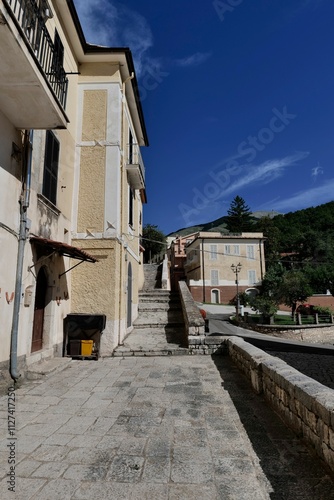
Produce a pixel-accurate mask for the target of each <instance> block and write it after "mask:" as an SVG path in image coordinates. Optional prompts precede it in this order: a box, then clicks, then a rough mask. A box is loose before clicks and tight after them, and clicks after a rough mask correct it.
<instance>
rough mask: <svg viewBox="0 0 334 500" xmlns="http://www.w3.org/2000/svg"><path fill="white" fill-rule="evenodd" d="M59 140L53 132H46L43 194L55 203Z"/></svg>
mask: <svg viewBox="0 0 334 500" xmlns="http://www.w3.org/2000/svg"><path fill="white" fill-rule="evenodd" d="M58 162H59V142H58V140H57V139H56V137H55V135H54V134H53V132H51V131H50V130H48V131H47V132H46V143H45V159H44V175H43V191H42V193H43V195H44V196H45V197H46V198H48V200H50V201H51V202H52V203H53V204H54V205H55V204H56V202H57V181H58Z"/></svg>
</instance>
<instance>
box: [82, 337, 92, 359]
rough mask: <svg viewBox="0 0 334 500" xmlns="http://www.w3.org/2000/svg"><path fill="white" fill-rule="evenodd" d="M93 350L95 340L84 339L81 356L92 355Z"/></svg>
mask: <svg viewBox="0 0 334 500" xmlns="http://www.w3.org/2000/svg"><path fill="white" fill-rule="evenodd" d="M92 352H93V341H92V340H82V341H81V356H91V355H92Z"/></svg>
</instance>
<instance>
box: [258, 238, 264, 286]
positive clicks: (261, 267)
mask: <svg viewBox="0 0 334 500" xmlns="http://www.w3.org/2000/svg"><path fill="white" fill-rule="evenodd" d="M262 241H263V240H262V239H260V245H259V247H260V269H261V281H263V263H262Z"/></svg>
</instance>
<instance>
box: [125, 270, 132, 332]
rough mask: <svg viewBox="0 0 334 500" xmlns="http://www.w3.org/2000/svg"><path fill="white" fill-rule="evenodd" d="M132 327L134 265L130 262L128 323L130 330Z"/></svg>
mask: <svg viewBox="0 0 334 500" xmlns="http://www.w3.org/2000/svg"><path fill="white" fill-rule="evenodd" d="M131 325H132V265H131V262H129V266H128V303H127V323H126V326H127V328H129V327H130V326H131Z"/></svg>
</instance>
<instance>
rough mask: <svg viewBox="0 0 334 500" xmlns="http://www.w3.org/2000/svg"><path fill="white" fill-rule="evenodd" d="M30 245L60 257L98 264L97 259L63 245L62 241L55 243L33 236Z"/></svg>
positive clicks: (77, 249) (78, 249) (65, 244)
mask: <svg viewBox="0 0 334 500" xmlns="http://www.w3.org/2000/svg"><path fill="white" fill-rule="evenodd" d="M30 243H34V244H35V245H38V246H39V247H41V248H44V249H45V250H46V251H47V252H48V251H50V252H57V253H58V254H59V255H63V256H64V257H71V259H78V260H81V261H85V262H98V260H97V259H95V257H93V256H92V255H89V254H88V253H86V252H85V251H84V250H80V248H77V247H72V246H71V245H68V244H67V243H63V242H62V241H54V240H49V239H47V238H40V237H38V236H32V237H31V238H30Z"/></svg>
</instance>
